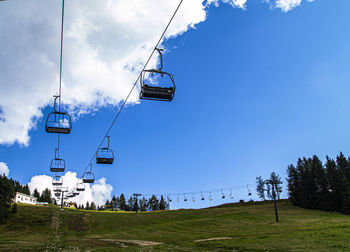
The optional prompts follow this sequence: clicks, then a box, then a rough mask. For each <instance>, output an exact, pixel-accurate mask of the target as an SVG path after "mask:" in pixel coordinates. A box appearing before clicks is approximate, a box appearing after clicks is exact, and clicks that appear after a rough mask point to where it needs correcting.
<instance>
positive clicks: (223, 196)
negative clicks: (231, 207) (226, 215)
mask: <svg viewBox="0 0 350 252" xmlns="http://www.w3.org/2000/svg"><path fill="white" fill-rule="evenodd" d="M221 198H222V199H224V198H225V194H224V192H223V191H222V189H221Z"/></svg>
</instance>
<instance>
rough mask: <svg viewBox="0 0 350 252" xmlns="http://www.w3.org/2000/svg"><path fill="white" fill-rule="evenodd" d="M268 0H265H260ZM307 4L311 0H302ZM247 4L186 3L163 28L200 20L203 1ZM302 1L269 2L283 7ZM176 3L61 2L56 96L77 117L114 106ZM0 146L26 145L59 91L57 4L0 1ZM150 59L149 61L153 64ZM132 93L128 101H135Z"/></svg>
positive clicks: (172, 32)
mask: <svg viewBox="0 0 350 252" xmlns="http://www.w3.org/2000/svg"><path fill="white" fill-rule="evenodd" d="M266 1H268V2H271V3H272V0H266ZM308 1H310V0H308ZM219 2H223V3H226V4H230V5H231V6H233V7H239V8H242V9H245V8H246V5H247V3H246V2H247V0H186V1H184V2H183V5H182V6H181V8H180V10H179V12H178V14H177V16H176V17H175V19H174V21H173V23H172V25H171V26H170V27H169V30H168V32H167V33H166V36H165V37H166V38H170V37H175V36H178V35H180V34H182V33H184V32H186V31H187V30H188V29H191V28H195V26H196V24H198V23H200V22H203V21H205V19H206V11H207V8H208V6H209V5H211V4H215V5H218V3H219ZM300 3H301V0H274V4H275V6H276V7H277V8H281V9H282V10H283V11H288V10H290V9H291V8H294V7H295V6H297V5H299V4H300ZM177 4H178V1H168V0H145V1H139V0H128V1H124V0H101V1H95V0H75V1H66V9H65V10H66V12H65V26H64V28H65V31H64V53H63V54H64V55H63V63H64V64H63V83H62V98H63V102H64V104H65V105H66V106H65V107H66V109H67V110H69V111H70V112H72V113H73V114H74V115H75V116H76V117H77V116H79V115H82V114H86V113H90V112H92V111H96V110H98V109H99V108H101V107H104V106H107V105H113V106H115V105H117V104H118V103H120V102H121V101H122V99H123V98H125V97H126V95H127V93H128V92H129V90H130V88H131V86H132V85H133V82H134V81H135V80H136V78H137V75H138V73H139V71H140V69H141V67H142V65H143V63H144V62H145V61H146V59H147V58H148V56H149V54H150V52H151V51H152V49H153V46H154V45H155V43H156V41H157V39H158V37H159V36H160V34H161V33H162V30H163V29H164V27H165V25H166V24H167V22H168V20H169V18H170V16H171V14H172V12H173V11H174V9H175V8H176V6H177ZM0 5H1V8H0V30H1V34H0V44H1V50H0V90H1V91H0V144H8V145H10V144H13V143H15V142H17V143H19V144H21V145H28V143H29V140H30V138H29V134H28V133H29V131H30V130H32V129H35V127H36V125H37V122H38V119H40V118H41V117H42V116H43V113H42V109H43V108H45V107H46V106H48V105H52V102H53V98H52V96H53V95H55V94H57V91H58V75H59V73H58V72H59V71H58V70H59V48H60V18H61V17H60V14H61V1H59V0H57V1H45V0H26V1H4V2H0ZM156 64H157V58H156V57H155V58H154V59H152V61H151V62H150V65H149V67H155V65H156ZM137 93H138V90H135V92H134V93H133V94H132V96H131V97H130V99H129V104H136V103H138V94H137Z"/></svg>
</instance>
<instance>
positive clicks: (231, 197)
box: [230, 188, 233, 199]
mask: <svg viewBox="0 0 350 252" xmlns="http://www.w3.org/2000/svg"><path fill="white" fill-rule="evenodd" d="M230 199H233V196H232V190H231V188H230Z"/></svg>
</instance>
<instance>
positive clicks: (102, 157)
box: [96, 136, 114, 164]
mask: <svg viewBox="0 0 350 252" xmlns="http://www.w3.org/2000/svg"><path fill="white" fill-rule="evenodd" d="M107 139H108V145H107V147H105V148H99V149H98V150H97V153H96V164H113V161H114V154H113V151H112V150H111V149H110V148H109V136H107Z"/></svg>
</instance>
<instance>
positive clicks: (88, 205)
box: [85, 201, 90, 210]
mask: <svg viewBox="0 0 350 252" xmlns="http://www.w3.org/2000/svg"><path fill="white" fill-rule="evenodd" d="M85 209H86V210H90V204H89V201H86V206H85Z"/></svg>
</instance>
